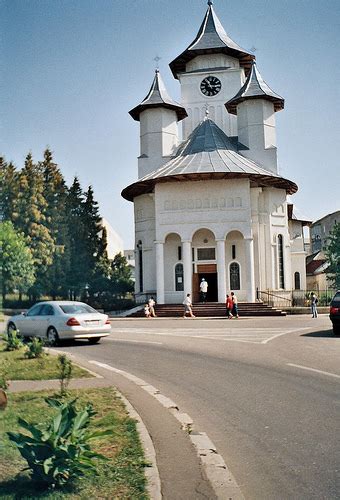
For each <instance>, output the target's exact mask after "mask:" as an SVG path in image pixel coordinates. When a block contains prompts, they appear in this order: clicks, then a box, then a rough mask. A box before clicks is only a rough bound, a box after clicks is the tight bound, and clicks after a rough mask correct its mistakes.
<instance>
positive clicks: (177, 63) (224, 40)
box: [169, 2, 255, 78]
mask: <svg viewBox="0 0 340 500" xmlns="http://www.w3.org/2000/svg"><path fill="white" fill-rule="evenodd" d="M216 52H219V53H221V52H223V53H225V54H228V55H230V56H233V57H236V58H237V59H239V60H240V64H241V66H243V67H244V68H245V69H250V65H251V61H252V60H253V59H254V58H255V56H254V55H253V54H250V53H249V52H247V51H246V50H245V49H242V47H240V46H239V45H238V44H237V43H236V42H234V41H233V40H232V39H231V38H230V37H229V35H227V33H226V32H225V30H224V28H223V26H222V24H221V22H220V20H219V19H218V17H217V15H216V14H215V11H214V9H213V7H212V2H208V9H207V12H206V14H205V17H204V19H203V22H202V24H201V27H200V29H199V31H198V33H197V35H196V38H195V40H194V41H193V42H192V43H191V44H190V45H189V47H187V48H186V49H185V51H184V52H182V54H180V55H179V56H178V57H176V59H174V60H173V61H172V62H171V63H170V65H169V66H170V69H171V71H172V73H173V75H174V77H175V78H178V76H177V75H178V73H180V72H183V71H185V65H186V63H187V62H189V61H190V60H191V59H193V58H194V57H196V56H198V55H201V54H212V53H216Z"/></svg>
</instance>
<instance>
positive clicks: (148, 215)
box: [134, 194, 156, 302]
mask: <svg viewBox="0 0 340 500" xmlns="http://www.w3.org/2000/svg"><path fill="white" fill-rule="evenodd" d="M134 212H135V241H136V248H135V251H136V281H135V293H136V300H137V302H139V301H140V302H143V301H144V297H143V294H141V295H140V282H139V260H138V249H137V244H138V242H139V241H141V242H142V248H143V293H149V294H155V290H156V255H155V248H154V241H155V234H156V233H155V203H154V195H153V194H143V195H141V196H137V197H136V198H135V199H134Z"/></svg>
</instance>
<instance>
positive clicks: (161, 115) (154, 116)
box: [138, 107, 178, 179]
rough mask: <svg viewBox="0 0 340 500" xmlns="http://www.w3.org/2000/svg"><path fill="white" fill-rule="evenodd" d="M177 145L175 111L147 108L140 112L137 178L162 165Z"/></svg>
mask: <svg viewBox="0 0 340 500" xmlns="http://www.w3.org/2000/svg"><path fill="white" fill-rule="evenodd" d="M177 146H178V125H177V115H176V112H175V111H172V110H170V109H166V108H161V107H160V108H149V109H146V110H145V111H142V113H141V114H140V157H139V158H138V178H139V179H140V178H141V177H144V175H146V174H148V173H150V172H153V171H154V170H157V169H158V168H159V167H161V166H162V165H164V163H166V162H167V161H168V160H169V159H170V157H171V156H172V154H173V153H174V151H175V150H176V147H177Z"/></svg>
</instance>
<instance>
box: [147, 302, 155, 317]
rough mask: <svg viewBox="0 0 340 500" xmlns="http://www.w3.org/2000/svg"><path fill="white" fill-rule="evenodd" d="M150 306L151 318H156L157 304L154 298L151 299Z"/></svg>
mask: <svg viewBox="0 0 340 500" xmlns="http://www.w3.org/2000/svg"><path fill="white" fill-rule="evenodd" d="M148 305H149V311H150V316H151V318H155V317H156V313H155V305H156V302H155V299H154V298H153V297H151V298H150V299H149V302H148Z"/></svg>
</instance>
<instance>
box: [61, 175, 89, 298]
mask: <svg viewBox="0 0 340 500" xmlns="http://www.w3.org/2000/svg"><path fill="white" fill-rule="evenodd" d="M83 206H84V194H83V191H82V189H81V186H80V183H79V180H78V178H77V177H75V178H74V181H73V184H72V186H71V187H70V189H69V192H68V197H67V203H66V209H67V222H68V234H69V255H70V272H69V276H68V287H69V294H70V298H71V299H76V298H77V297H79V296H80V294H81V292H82V291H83V290H84V289H85V286H86V284H87V280H88V259H87V242H86V238H85V236H86V227H85V224H84V208H83Z"/></svg>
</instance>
